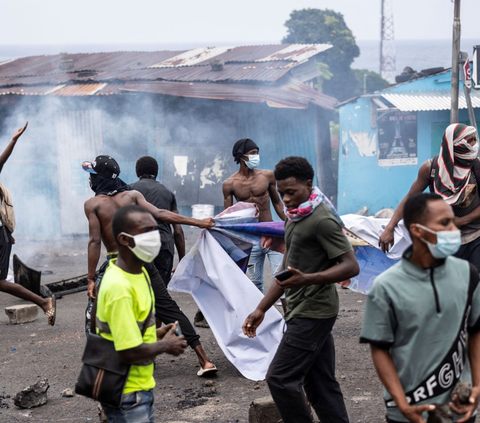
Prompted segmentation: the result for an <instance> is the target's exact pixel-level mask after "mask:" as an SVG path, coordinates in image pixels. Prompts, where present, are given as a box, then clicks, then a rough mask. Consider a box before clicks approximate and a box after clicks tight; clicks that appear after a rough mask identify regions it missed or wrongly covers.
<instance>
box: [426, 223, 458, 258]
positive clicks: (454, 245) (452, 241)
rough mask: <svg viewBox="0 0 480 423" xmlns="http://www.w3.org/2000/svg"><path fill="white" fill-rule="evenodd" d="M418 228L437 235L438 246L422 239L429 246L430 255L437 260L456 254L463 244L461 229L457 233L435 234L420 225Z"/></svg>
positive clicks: (441, 232)
mask: <svg viewBox="0 0 480 423" xmlns="http://www.w3.org/2000/svg"><path fill="white" fill-rule="evenodd" d="M417 226H419V227H420V228H422V229H424V230H426V231H427V232H430V233H431V234H436V235H437V243H436V244H432V243H430V242H428V241H426V240H424V239H423V238H420V239H421V240H422V241H423V242H424V243H425V244H427V246H428V249H429V250H430V253H431V254H432V256H433V257H435V258H436V259H444V258H447V257H448V256H451V255H453V254H455V253H456V252H457V251H458V249H459V248H460V245H461V244H462V236H461V234H460V229H457V230H456V231H438V232H435V231H432V230H431V229H429V228H427V227H425V226H423V225H420V224H418V223H417Z"/></svg>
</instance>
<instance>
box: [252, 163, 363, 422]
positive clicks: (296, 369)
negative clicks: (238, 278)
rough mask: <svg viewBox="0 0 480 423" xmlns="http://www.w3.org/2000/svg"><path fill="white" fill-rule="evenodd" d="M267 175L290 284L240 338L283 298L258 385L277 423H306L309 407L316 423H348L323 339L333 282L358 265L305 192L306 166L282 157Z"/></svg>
mask: <svg viewBox="0 0 480 423" xmlns="http://www.w3.org/2000/svg"><path fill="white" fill-rule="evenodd" d="M274 173H275V178H276V180H277V187H278V192H279V193H280V196H281V197H282V200H283V202H284V204H285V214H286V215H287V219H288V220H287V222H286V224H285V244H286V251H285V256H284V266H286V267H287V268H288V270H289V271H290V272H291V273H292V276H291V277H289V278H288V279H286V280H284V281H283V282H282V281H279V280H277V279H275V281H274V283H272V285H271V287H270V289H269V291H268V293H267V295H266V296H265V297H264V298H263V299H262V301H261V302H260V304H259V305H258V307H257V309H256V310H255V311H254V312H253V313H251V314H250V315H249V316H248V317H247V319H246V320H245V323H244V325H243V332H244V333H245V334H246V335H247V336H248V337H250V338H253V337H254V336H255V334H256V329H257V327H258V326H259V325H260V324H261V323H262V321H263V318H264V315H265V312H266V311H267V310H268V309H269V308H270V307H271V306H272V305H273V304H274V303H275V301H277V300H278V298H280V296H281V295H282V294H283V292H285V294H286V307H287V312H286V314H285V320H286V322H287V330H286V332H285V334H284V336H283V338H282V341H281V343H280V345H279V347H278V350H277V353H276V354H275V357H274V359H273V361H272V363H271V364H270V368H269V369H268V372H267V377H266V379H267V383H268V386H269V388H270V392H271V394H272V397H273V400H274V401H275V404H276V405H277V408H278V410H279V411H280V414H281V416H282V419H283V421H284V423H312V422H313V418H312V416H311V411H310V405H312V406H313V408H314V409H315V412H316V413H317V415H318V417H319V418H320V420H321V421H322V422H335V423H344V422H348V416H347V411H346V408H345V404H344V401H343V396H342V392H341V390H340V386H339V384H338V382H337V380H336V379H335V347H334V343H333V337H332V333H331V332H332V328H333V325H334V323H335V320H336V317H337V314H338V308H339V300H338V294H337V288H336V286H335V282H341V281H344V280H347V279H350V278H351V277H353V276H355V275H357V274H358V272H359V268H358V263H357V260H356V258H355V255H354V254H353V251H352V247H351V245H350V243H349V241H348V240H347V238H346V237H345V235H344V234H343V232H342V228H341V226H340V224H339V222H338V220H337V218H336V217H335V216H334V214H333V213H332V210H331V208H330V207H329V206H328V205H327V204H326V202H325V201H324V199H323V196H322V195H320V194H321V193H320V191H319V190H318V188H316V187H312V181H313V176H314V173H313V168H312V166H311V165H310V163H309V162H308V161H307V160H306V159H304V158H303V157H287V158H286V159H283V160H281V161H280V162H279V163H278V164H277V165H276V166H275V171H274ZM305 394H306V396H305Z"/></svg>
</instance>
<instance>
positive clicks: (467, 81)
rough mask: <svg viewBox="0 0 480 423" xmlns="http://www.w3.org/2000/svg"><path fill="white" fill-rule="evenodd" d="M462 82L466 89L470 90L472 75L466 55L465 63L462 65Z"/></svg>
mask: <svg viewBox="0 0 480 423" xmlns="http://www.w3.org/2000/svg"><path fill="white" fill-rule="evenodd" d="M462 81H463V84H464V85H465V86H466V87H467V88H469V89H470V88H472V73H471V70H470V60H468V55H467V58H466V60H465V63H464V64H463V65H462Z"/></svg>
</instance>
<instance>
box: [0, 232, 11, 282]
mask: <svg viewBox="0 0 480 423" xmlns="http://www.w3.org/2000/svg"><path fill="white" fill-rule="evenodd" d="M12 243H13V240H12V234H11V233H10V231H9V230H8V229H7V228H6V227H5V226H1V227H0V279H2V280H5V279H7V276H8V265H9V262H10V254H11V252H12Z"/></svg>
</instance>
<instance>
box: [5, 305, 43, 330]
mask: <svg viewBox="0 0 480 423" xmlns="http://www.w3.org/2000/svg"><path fill="white" fill-rule="evenodd" d="M5 314H6V315H7V316H8V319H9V320H10V324H11V325H20V324H22V323H29V322H33V321H35V320H36V318H37V317H38V307H37V306H36V305H35V304H22V305H14V306H10V307H5Z"/></svg>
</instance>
